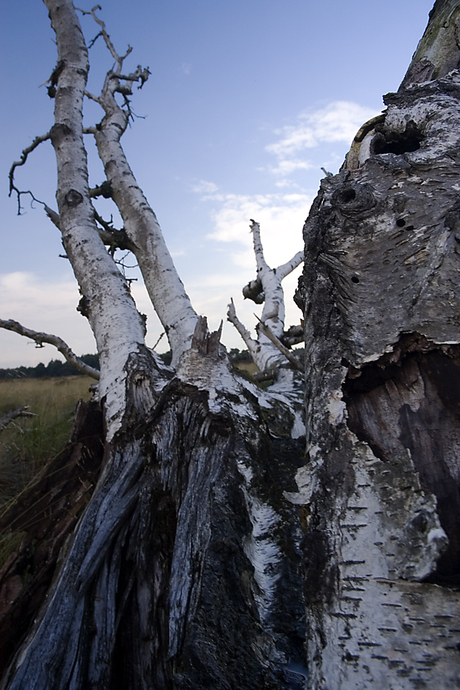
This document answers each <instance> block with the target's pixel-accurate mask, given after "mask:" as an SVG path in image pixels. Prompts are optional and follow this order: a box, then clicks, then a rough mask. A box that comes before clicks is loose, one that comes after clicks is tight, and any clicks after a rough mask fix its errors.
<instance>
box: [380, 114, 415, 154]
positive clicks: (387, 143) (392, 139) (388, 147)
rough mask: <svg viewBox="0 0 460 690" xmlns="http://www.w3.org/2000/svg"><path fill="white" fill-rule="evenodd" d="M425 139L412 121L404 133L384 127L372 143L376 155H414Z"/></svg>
mask: <svg viewBox="0 0 460 690" xmlns="http://www.w3.org/2000/svg"><path fill="white" fill-rule="evenodd" d="M423 138H424V137H423V134H422V133H421V132H420V130H419V129H418V128H417V125H416V124H415V122H413V121H412V120H410V121H409V122H408V124H407V127H406V129H405V131H404V132H394V131H392V130H389V129H385V128H383V127H382V128H380V130H379V134H378V135H376V136H375V137H374V140H373V142H372V153H373V154H374V155H379V154H381V153H395V154H396V155H401V154H403V153H412V152H413V151H418V149H419V148H420V142H421V141H422V139H423Z"/></svg>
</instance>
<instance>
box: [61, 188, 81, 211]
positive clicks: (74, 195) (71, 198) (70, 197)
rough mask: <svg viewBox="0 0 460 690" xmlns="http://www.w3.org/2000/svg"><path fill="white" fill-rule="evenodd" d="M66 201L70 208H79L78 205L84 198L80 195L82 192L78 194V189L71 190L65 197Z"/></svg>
mask: <svg viewBox="0 0 460 690" xmlns="http://www.w3.org/2000/svg"><path fill="white" fill-rule="evenodd" d="M65 200H66V204H67V205H68V206H71V207H73V206H78V204H81V203H82V201H83V196H82V195H81V194H80V192H77V190H76V189H69V191H68V192H67V194H66V195H65Z"/></svg>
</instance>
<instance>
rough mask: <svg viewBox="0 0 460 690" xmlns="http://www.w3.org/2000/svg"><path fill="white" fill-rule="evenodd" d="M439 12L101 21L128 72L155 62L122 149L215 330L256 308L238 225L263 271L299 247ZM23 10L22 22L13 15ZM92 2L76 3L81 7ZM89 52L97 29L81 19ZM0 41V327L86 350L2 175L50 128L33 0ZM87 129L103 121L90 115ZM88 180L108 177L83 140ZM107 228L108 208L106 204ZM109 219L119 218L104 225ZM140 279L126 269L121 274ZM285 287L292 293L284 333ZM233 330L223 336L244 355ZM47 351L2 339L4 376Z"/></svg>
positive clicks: (27, 177)
mask: <svg viewBox="0 0 460 690" xmlns="http://www.w3.org/2000/svg"><path fill="white" fill-rule="evenodd" d="M431 6H432V0H398V1H397V0H386V1H385V2H369V1H365V0H321V1H320V2H318V1H317V0H316V1H313V0H244V1H243V0H232V1H231V2H225V1H224V0H220V1H219V0H218V1H217V2H216V0H193V2H192V1H191V0H188V1H186V0H154V1H152V0H130V2H129V3H128V2H126V0H123V1H122V0H110V1H108V2H106V3H103V5H102V7H103V9H102V12H101V13H100V16H101V17H102V18H103V19H104V21H105V22H106V25H107V29H108V31H109V33H110V35H111V37H112V40H113V41H114V43H115V45H116V47H117V48H118V50H119V52H124V50H125V49H126V46H127V44H130V45H132V46H133V52H132V54H131V56H130V58H129V61H127V63H126V67H127V68H129V67H132V68H133V69H134V68H135V67H136V65H138V64H142V65H143V66H148V67H149V68H150V71H151V76H150V79H149V81H148V82H147V84H146V85H145V86H144V88H143V90H142V91H136V93H135V96H134V98H133V109H134V111H135V113H136V114H137V115H138V116H139V118H138V119H136V121H135V122H134V123H133V126H132V128H131V129H130V130H129V131H128V132H127V133H126V135H125V137H124V138H123V142H124V146H125V150H126V152H127V154H128V158H129V160H130V164H131V167H132V168H133V171H134V173H135V175H136V176H137V178H138V181H139V183H140V185H141V187H142V188H143V190H144V192H145V193H146V195H147V197H148V199H149V201H150V203H151V205H152V207H153V208H154V210H155V212H156V213H157V216H158V219H159V221H160V223H161V225H162V228H163V231H164V234H165V236H166V238H167V241H168V243H169V247H170V250H171V252H172V254H173V257H174V259H175V262H176V265H177V267H178V270H179V272H180V274H181V277H182V279H183V281H184V282H185V285H186V288H187V291H188V293H189V294H190V296H191V298H192V301H193V303H194V306H195V309H196V310H197V311H198V312H199V313H202V314H206V315H207V316H208V319H209V323H210V327H211V328H213V329H214V328H217V326H218V324H219V321H220V319H222V318H223V319H224V321H225V313H226V305H227V303H228V301H229V298H230V297H233V298H234V299H235V302H236V306H237V311H238V314H239V315H240V318H241V319H242V320H243V321H244V322H245V324H246V326H248V327H251V328H252V327H253V326H254V321H255V319H254V317H253V316H252V312H253V311H254V306H255V305H253V303H250V304H243V301H242V297H241V288H242V287H243V285H244V284H245V283H246V282H248V281H249V280H250V279H252V278H253V277H254V262H253V257H252V253H251V245H250V236H249V232H248V224H249V219H250V218H255V219H256V220H258V221H260V222H261V228H262V233H263V238H264V239H265V245H266V252H267V258H268V260H269V262H271V263H272V265H277V264H280V263H284V262H285V261H287V260H288V259H289V258H290V257H291V255H293V254H294V253H295V252H296V251H298V250H299V249H300V248H301V246H302V236H301V232H302V224H303V220H304V219H305V217H306V216H307V213H308V208H309V204H310V203H311V201H312V199H313V198H314V196H315V193H316V190H317V188H318V185H319V180H320V178H321V177H322V176H323V173H322V172H321V167H324V168H326V169H327V170H330V171H331V172H334V173H335V172H337V170H338V168H339V167H340V165H341V162H342V160H343V157H344V154H345V153H346V151H347V149H348V146H349V144H350V141H351V139H352V137H353V135H354V133H355V132H356V130H357V129H358V127H359V126H360V124H362V122H364V121H365V120H367V119H369V117H371V116H372V115H374V114H376V113H378V112H380V110H381V109H382V108H383V104H382V100H381V96H382V94H383V93H386V92H388V91H392V90H396V89H397V88H398V85H399V83H400V81H401V79H402V77H403V76H404V73H405V71H406V68H407V66H408V64H409V61H410V58H411V56H412V53H413V52H414V50H415V47H416V45H417V42H418V40H419V38H420V37H421V35H422V33H423V30H424V28H425V26H426V23H427V19H428V12H429V10H430V9H431ZM19 7H20V9H19ZM89 8H90V6H89V5H88V7H86V6H85V7H84V9H89ZM82 26H83V29H84V32H85V35H86V37H87V39H88V40H91V38H93V37H94V36H95V35H96V33H97V28H96V27H95V25H94V24H93V21H92V19H91V18H90V17H83V18H82ZM0 32H1V46H2V50H3V64H4V65H5V68H6V71H5V74H4V84H6V83H7V84H8V87H7V89H5V90H4V99H5V98H7V103H5V100H4V107H3V108H2V111H1V115H0V117H1V132H2V139H1V150H2V153H1V156H0V161H1V171H0V172H1V177H2V179H3V184H2V185H1V186H0V192H1V193H0V213H1V218H2V226H3V228H2V250H3V251H2V252H1V254H0V316H1V317H2V318H14V319H17V320H19V321H21V322H22V323H23V324H24V325H25V326H28V327H30V328H34V329H36V330H45V331H48V332H52V333H55V334H57V335H60V336H61V337H62V338H64V339H65V340H66V341H67V342H68V343H69V345H71V347H72V348H73V349H74V350H75V351H76V352H77V353H78V354H82V353H84V352H93V351H94V349H95V348H94V341H93V339H92V335H91V332H90V329H89V327H88V325H87V323H86V320H85V319H84V318H83V317H82V316H80V315H79V314H78V313H77V312H76V311H75V307H76V305H77V303H78V299H79V296H78V291H77V288H76V286H75V281H74V279H73V274H72V271H71V268H70V266H69V265H68V262H67V261H66V260H65V259H62V258H59V254H60V253H62V247H61V244H60V239H59V233H58V232H57V230H56V229H55V228H54V226H53V225H52V224H51V223H50V222H49V221H48V220H47V219H46V217H45V214H44V213H43V211H42V210H41V208H40V207H37V208H35V209H33V208H30V206H29V205H28V204H27V203H25V204H24V206H25V208H24V214H23V215H22V216H17V215H16V210H17V209H16V201H15V200H14V199H8V179H7V178H8V170H9V167H10V165H11V162H12V161H13V160H17V159H18V157H19V156H20V152H21V151H22V149H23V148H25V147H26V146H28V145H29V144H30V143H31V141H32V140H33V138H34V137H35V136H36V135H38V134H43V133H45V132H47V131H48V130H49V128H50V127H51V125H52V123H53V101H52V100H50V99H49V98H48V96H47V93H46V88H45V87H44V86H41V87H40V85H41V84H43V83H44V82H46V80H47V79H48V77H49V75H50V74H51V72H52V70H53V67H54V65H55V60H56V54H55V46H54V43H53V32H52V30H51V28H50V27H49V22H48V16H47V11H46V8H45V6H44V5H43V4H42V3H41V2H40V0H21V3H17V4H13V3H4V5H3V7H2V21H1V27H0ZM90 59H91V64H92V68H91V73H90V83H89V89H90V90H91V91H93V92H97V91H98V86H99V84H100V83H101V79H102V77H103V74H104V73H105V71H106V70H107V69H108V68H110V66H111V59H110V56H109V55H108V53H107V52H106V50H105V49H104V46H103V44H102V43H101V41H100V40H99V41H98V42H97V43H96V44H95V46H94V48H92V50H91V51H90ZM86 117H87V123H88V124H93V123H94V122H97V121H98V120H99V119H100V117H101V116H100V114H99V112H97V108H96V106H95V104H88V111H87V116H86ZM88 147H89V149H90V150H89V160H90V181H91V184H98V183H100V182H101V181H102V179H103V178H102V169H101V166H100V164H99V163H98V161H97V158H96V156H95V155H94V151H93V146H92V141H91V140H90V138H88ZM16 180H17V183H18V186H20V187H21V189H31V190H32V191H33V193H34V195H35V196H36V197H37V198H39V199H41V200H43V201H45V202H46V203H47V204H48V205H49V206H52V207H54V208H55V207H56V204H55V200H54V194H55V169H54V154H53V151H52V148H51V145H50V144H49V143H45V144H42V145H41V147H40V148H39V150H38V151H36V152H34V153H33V154H32V156H31V157H30V159H29V162H28V164H27V165H26V166H24V167H23V168H22V169H20V170H18V172H17V176H16ZM103 210H104V213H105V215H106V216H107V217H109V216H110V213H112V209H111V208H110V207H109V206H108V205H107V206H106V207H105V208H104V209H103ZM114 217H116V216H114ZM128 274H129V275H130V276H133V277H138V278H139V276H138V275H137V273H136V271H135V270H131V271H129V272H128ZM295 282H296V277H295V276H294V277H293V279H292V280H291V282H290V283H289V284H288V285H287V287H286V293H287V294H286V303H287V316H288V318H287V320H288V321H289V323H294V322H298V320H299V318H300V312H299V311H298V310H297V308H296V307H295V306H294V305H293V304H292V298H291V295H292V292H293V289H294V285H295ZM133 294H134V296H135V298H136V301H137V303H138V306H139V309H140V311H142V312H145V313H147V315H148V325H150V334H149V339H148V344H150V345H153V343H154V342H155V341H156V339H157V337H158V336H159V334H160V333H161V329H160V327H159V325H158V324H157V322H156V318H155V316H154V314H153V311H152V309H151V308H150V307H149V304H148V301H147V299H146V296H145V293H144V291H143V289H142V285H141V281H140V280H139V281H138V282H137V283H135V284H134V288H133ZM232 329H233V327H232V326H231V325H230V324H228V323H225V325H224V336H223V340H224V342H225V343H226V344H227V345H228V346H229V347H240V348H241V347H242V346H243V345H242V342H241V341H240V340H239V336H238V335H237V334H236V333H234V332H233V331H232ZM54 357H56V351H55V350H54V349H53V348H52V347H51V346H47V347H46V348H44V349H39V350H37V349H36V348H35V347H34V346H33V344H31V343H29V342H28V341H26V340H25V339H23V338H21V337H20V336H17V335H15V334H12V333H7V332H2V331H0V367H7V366H17V365H20V364H35V363H38V362H39V361H43V362H47V361H49V360H50V359H52V358H54Z"/></svg>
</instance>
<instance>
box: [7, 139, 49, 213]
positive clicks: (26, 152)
mask: <svg viewBox="0 0 460 690" xmlns="http://www.w3.org/2000/svg"><path fill="white" fill-rule="evenodd" d="M48 139H51V132H47V133H46V134H42V135H40V136H38V137H35V139H34V140H33V142H32V143H31V145H30V146H28V147H27V148H25V149H24V150H23V152H22V153H21V158H20V160H18V161H14V163H13V165H12V166H11V168H10V172H9V173H8V178H9V180H10V191H9V196H11V195H12V193H13V192H16V194H17V197H18V216H20V215H21V195H22V194H29V195H30V196H31V197H32V200H33V201H36V202H37V203H39V204H44V202H43V201H40V200H39V199H36V198H35V197H34V195H33V194H32V192H31V191H29V190H27V191H21V190H19V189H18V188H17V187H16V185H15V184H14V173H15V170H16V168H18V167H19V166H21V165H24V163H25V162H26V161H27V157H28V155H29V153H32V151H34V150H35V149H36V148H37V146H39V145H40V144H41V143H43V142H44V141H47V140H48Z"/></svg>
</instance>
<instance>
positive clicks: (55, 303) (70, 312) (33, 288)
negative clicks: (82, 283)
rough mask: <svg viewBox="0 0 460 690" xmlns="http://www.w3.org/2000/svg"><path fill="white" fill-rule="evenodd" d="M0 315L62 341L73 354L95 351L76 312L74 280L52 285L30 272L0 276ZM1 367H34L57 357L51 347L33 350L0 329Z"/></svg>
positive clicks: (91, 339)
mask: <svg viewBox="0 0 460 690" xmlns="http://www.w3.org/2000/svg"><path fill="white" fill-rule="evenodd" d="M0 294H1V305H0V313H1V317H2V318H4V319H14V320H15V321H19V322H20V323H22V324H23V325H24V326H27V327H28V328H32V329H34V330H37V331H45V332H47V333H54V334H55V335H58V336H60V337H61V338H63V339H64V340H65V341H66V342H67V343H68V344H69V345H70V347H71V348H72V349H73V350H74V352H76V353H77V354H84V353H85V352H95V349H96V346H95V343H94V338H93V335H92V333H91V329H90V327H89V325H88V322H87V320H86V319H85V318H84V317H82V316H81V314H79V313H78V312H77V311H76V306H77V304H78V302H79V300H80V295H79V294H78V288H77V285H76V283H75V281H72V280H68V281H67V280H61V281H59V282H52V281H47V280H43V279H40V278H39V277H38V276H36V275H34V274H33V273H28V272H23V271H18V272H15V273H6V274H3V275H0ZM0 348H1V353H2V363H3V366H19V365H21V364H29V365H33V364H38V362H47V361H49V360H50V359H53V358H56V359H58V358H61V356H60V355H59V353H58V352H57V350H56V349H55V348H54V347H52V346H51V345H46V346H45V348H44V349H41V348H40V349H36V348H35V346H34V344H33V343H32V341H30V340H29V339H28V338H23V337H21V336H19V335H17V334H16V333H10V332H7V331H4V330H2V329H0Z"/></svg>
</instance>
